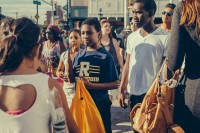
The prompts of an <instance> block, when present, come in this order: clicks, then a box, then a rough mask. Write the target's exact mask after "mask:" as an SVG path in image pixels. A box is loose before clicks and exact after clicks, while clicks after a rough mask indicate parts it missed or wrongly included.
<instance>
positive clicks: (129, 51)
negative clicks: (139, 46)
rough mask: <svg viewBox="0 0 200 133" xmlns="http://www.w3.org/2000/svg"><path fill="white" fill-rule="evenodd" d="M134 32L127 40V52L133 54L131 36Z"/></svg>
mask: <svg viewBox="0 0 200 133" xmlns="http://www.w3.org/2000/svg"><path fill="white" fill-rule="evenodd" d="M131 35H132V34H130V35H129V36H128V37H127V41H126V53H127V54H131V51H132V48H131V37H130V36H131Z"/></svg>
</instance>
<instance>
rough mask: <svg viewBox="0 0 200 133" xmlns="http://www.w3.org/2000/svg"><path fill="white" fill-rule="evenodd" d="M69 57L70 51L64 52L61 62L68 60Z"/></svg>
mask: <svg viewBox="0 0 200 133" xmlns="http://www.w3.org/2000/svg"><path fill="white" fill-rule="evenodd" d="M67 57H68V51H66V52H63V53H62V54H61V56H60V61H62V62H64V60H66V59H67Z"/></svg>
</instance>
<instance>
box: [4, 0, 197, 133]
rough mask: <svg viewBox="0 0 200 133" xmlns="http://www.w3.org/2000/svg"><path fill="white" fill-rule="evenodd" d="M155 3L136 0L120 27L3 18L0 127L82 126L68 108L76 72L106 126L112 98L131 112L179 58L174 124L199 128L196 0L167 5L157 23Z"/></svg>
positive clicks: (189, 130) (189, 132) (190, 131)
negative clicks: (129, 16)
mask: <svg viewBox="0 0 200 133" xmlns="http://www.w3.org/2000/svg"><path fill="white" fill-rule="evenodd" d="M156 10H157V5H156V2H155V1H154V0H135V1H134V2H133V4H132V13H133V16H132V20H131V22H130V27H127V28H125V29H124V30H123V29H122V28H120V27H119V28H117V30H116V34H114V32H113V31H112V27H111V23H110V22H109V21H108V20H107V19H102V20H101V21H99V20H97V19H94V18H88V19H86V20H84V21H83V22H82V23H81V24H80V27H79V28H78V29H77V28H75V29H71V30H69V31H67V32H66V31H64V32H61V30H60V29H59V28H58V27H57V26H54V25H50V26H48V27H47V28H46V29H43V30H42V29H41V28H40V27H39V26H38V25H37V24H35V22H33V21H32V20H30V19H29V18H25V17H22V18H18V19H13V18H5V19H3V21H2V22H1V23H0V24H1V25H0V118H1V121H0V133H1V132H2V133H4V132H14V133H25V132H27V131H29V132H30V133H36V132H42V133H49V132H51V131H52V130H54V131H56V130H58V131H62V132H72V133H79V132H81V131H80V130H79V128H78V126H77V124H76V122H75V120H74V119H73V117H72V115H71V113H70V110H69V108H70V106H71V103H72V101H73V97H74V94H75V91H76V90H75V83H76V81H77V80H78V79H81V80H82V81H83V82H84V85H85V87H86V88H87V89H88V92H89V93H90V95H91V97H92V99H93V100H94V102H95V104H96V106H97V109H98V110H99V112H100V115H101V118H102V120H103V124H104V127H105V130H106V133H111V132H112V129H111V105H112V100H113V99H118V101H119V105H120V106H121V107H122V108H126V107H129V109H130V111H131V110H132V108H133V107H134V106H135V105H136V104H137V103H141V102H142V101H143V99H144V97H145V95H146V93H147V91H148V89H149V88H150V86H151V84H152V82H153V80H154V79H155V77H156V75H157V73H158V71H159V70H160V68H161V66H162V64H163V62H164V60H166V65H167V71H168V77H167V78H168V79H170V78H171V77H172V75H173V74H174V72H175V71H176V70H177V69H180V68H181V67H182V66H183V63H184V64H185V65H184V68H183V67H182V68H183V72H182V75H181V76H180V84H181V85H182V86H184V87H182V90H179V91H176V95H178V96H180V97H181V96H182V99H181V100H180V101H181V103H176V104H177V108H176V107H175V114H174V121H175V123H176V124H178V125H180V126H181V127H182V128H183V129H184V131H185V132H186V133H194V132H196V131H200V126H199V125H200V108H199V106H200V98H199V96H200V62H199V61H198V60H199V59H200V15H199V13H200V1H199V0H183V1H181V2H179V3H178V4H177V5H175V4H172V3H169V4H167V5H166V6H165V7H164V10H163V12H162V23H161V24H155V23H154V15H155V13H156ZM126 94H128V104H127V103H126V102H125V99H126ZM180 97H179V98H180ZM175 102H176V101H175ZM60 112H62V113H60ZM58 114H59V115H60V116H59V117H55V115H58ZM61 114H62V115H61ZM127 116H128V114H127ZM58 123H59V124H58ZM55 125H56V126H55ZM8 127H9V128H8ZM55 127H56V128H55Z"/></svg>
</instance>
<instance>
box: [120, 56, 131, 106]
mask: <svg viewBox="0 0 200 133" xmlns="http://www.w3.org/2000/svg"><path fill="white" fill-rule="evenodd" d="M129 62H130V54H127V57H126V63H125V65H124V68H123V71H122V79H121V83H120V87H119V97H118V99H119V104H120V106H121V107H122V108H125V94H124V91H125V90H126V88H127V84H128V74H129Z"/></svg>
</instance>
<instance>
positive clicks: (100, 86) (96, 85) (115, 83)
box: [82, 77, 118, 90]
mask: <svg viewBox="0 0 200 133" xmlns="http://www.w3.org/2000/svg"><path fill="white" fill-rule="evenodd" d="M82 80H83V82H84V84H85V87H86V88H87V89H95V90H111V89H115V88H118V81H117V80H116V81H113V82H109V83H91V82H89V81H88V80H87V79H86V78H84V77H82Z"/></svg>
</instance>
